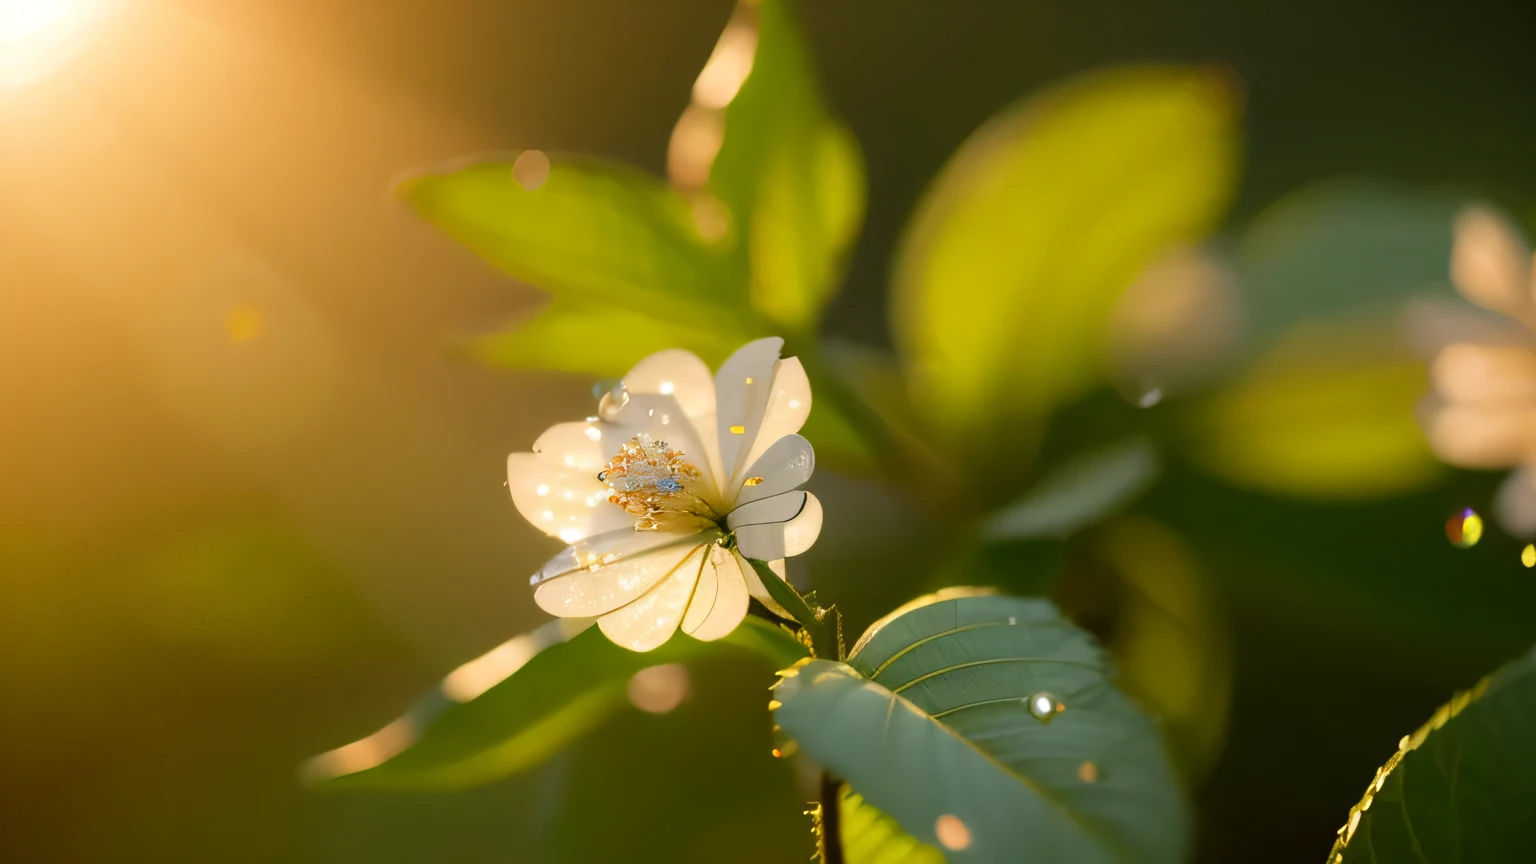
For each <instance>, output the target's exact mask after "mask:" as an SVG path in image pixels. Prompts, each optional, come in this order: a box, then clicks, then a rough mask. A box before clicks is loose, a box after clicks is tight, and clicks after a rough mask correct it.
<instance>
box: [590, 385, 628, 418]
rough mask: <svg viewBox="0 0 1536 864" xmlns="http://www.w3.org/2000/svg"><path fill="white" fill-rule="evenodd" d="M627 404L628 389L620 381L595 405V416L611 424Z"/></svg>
mask: <svg viewBox="0 0 1536 864" xmlns="http://www.w3.org/2000/svg"><path fill="white" fill-rule="evenodd" d="M628 404H629V388H627V387H625V386H624V382H623V381H620V382H618V383H617V384H614V385H613V386H612V387H610V388H609V389H608V392H607V393H604V394H603V395H602V398H601V399H599V400H598V403H597V416H598V417H600V418H602V419H604V420H607V421H609V422H612V421H613V420H614V418H616V417H617V416H618V414H619V412H620V411H622V410H624V406H625V405H628Z"/></svg>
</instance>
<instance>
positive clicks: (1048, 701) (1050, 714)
mask: <svg viewBox="0 0 1536 864" xmlns="http://www.w3.org/2000/svg"><path fill="white" fill-rule="evenodd" d="M1065 709H1066V706H1065V705H1063V704H1061V703H1060V702H1057V701H1056V697H1055V696H1052V695H1051V694H1049V693H1047V692H1045V691H1044V690H1042V691H1040V692H1039V693H1036V694H1035V695H1033V696H1031V697H1029V713H1031V714H1033V715H1035V719H1037V720H1043V721H1045V722H1047V723H1049V722H1051V720H1052V719H1053V718H1054V717H1055V716H1056V715H1057V714H1060V713H1061V712H1062V711H1063V710H1065Z"/></svg>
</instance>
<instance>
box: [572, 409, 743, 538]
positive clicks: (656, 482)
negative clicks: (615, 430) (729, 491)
mask: <svg viewBox="0 0 1536 864" xmlns="http://www.w3.org/2000/svg"><path fill="white" fill-rule="evenodd" d="M702 476H703V474H702V472H700V471H699V469H698V468H697V467H695V466H694V465H693V463H691V462H689V461H688V460H687V459H686V458H684V454H683V452H682V451H681V450H675V449H673V448H671V447H669V446H667V442H665V441H656V440H653V439H652V438H651V436H649V435H646V434H644V433H641V434H639V435H636V436H635V437H633V438H631V439H629V440H628V441H626V442H625V443H624V446H623V447H621V448H619V452H618V455H616V456H614V457H613V458H612V459H610V460H608V464H607V465H604V466H603V470H602V471H600V472H598V475H597V479H598V480H599V481H601V482H603V483H606V484H608V488H609V489H611V490H613V494H611V495H609V496H608V500H609V502H611V503H613V504H617V505H619V506H620V507H622V508H624V511H625V512H627V513H629V514H631V515H633V516H634V517H635V530H636V531H656V530H659V529H661V528H663V527H667V526H669V525H672V524H674V523H677V522H681V521H685V520H687V519H689V518H699V517H702V518H705V519H712V518H713V517H714V511H713V508H711V507H710V506H709V504H708V503H706V502H705V501H704V499H703V498H701V497H700V495H699V489H698V487H699V483H698V481H699V478H700V477H702Z"/></svg>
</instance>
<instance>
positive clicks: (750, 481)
mask: <svg viewBox="0 0 1536 864" xmlns="http://www.w3.org/2000/svg"><path fill="white" fill-rule="evenodd" d="M761 482H763V478H761V477H748V478H747V479H745V480H743V481H742V483H741V485H743V486H756V485H757V484H759V483H761ZM1526 566H1530V565H1526Z"/></svg>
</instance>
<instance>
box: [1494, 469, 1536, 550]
mask: <svg viewBox="0 0 1536 864" xmlns="http://www.w3.org/2000/svg"><path fill="white" fill-rule="evenodd" d="M1494 512H1495V513H1497V514H1498V517H1499V524H1500V525H1503V526H1504V530H1505V531H1508V532H1509V533H1511V534H1513V535H1515V536H1517V537H1531V536H1533V535H1536V469H1533V468H1532V466H1530V465H1522V466H1520V467H1519V468H1517V469H1515V470H1514V471H1512V472H1510V475H1509V476H1508V477H1507V478H1505V480H1504V482H1503V483H1502V484H1501V485H1500V486H1499V492H1498V496H1497V498H1496V499H1495V500H1494Z"/></svg>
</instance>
